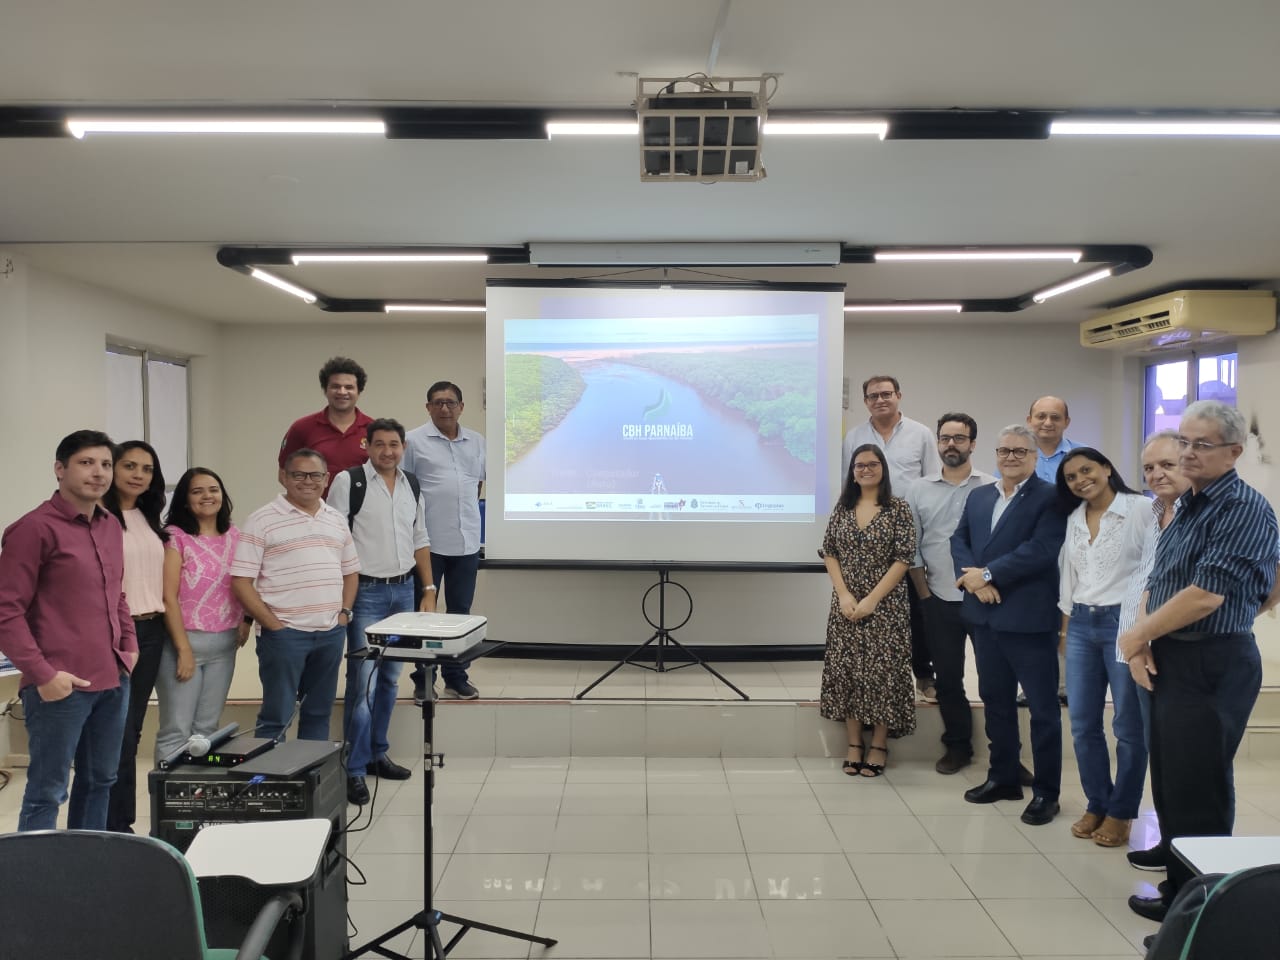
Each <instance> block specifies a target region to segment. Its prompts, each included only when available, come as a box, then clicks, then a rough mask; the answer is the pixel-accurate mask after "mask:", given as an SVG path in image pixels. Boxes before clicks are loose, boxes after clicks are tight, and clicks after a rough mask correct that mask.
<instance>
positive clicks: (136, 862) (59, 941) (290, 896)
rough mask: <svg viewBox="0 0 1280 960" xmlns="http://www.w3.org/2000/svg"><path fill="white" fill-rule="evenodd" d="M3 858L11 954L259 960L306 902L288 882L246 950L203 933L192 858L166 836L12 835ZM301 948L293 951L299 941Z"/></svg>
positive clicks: (0, 883)
mask: <svg viewBox="0 0 1280 960" xmlns="http://www.w3.org/2000/svg"><path fill="white" fill-rule="evenodd" d="M0 864H3V866H4V869H3V870H0V944H2V946H0V955H3V957H4V958H5V960H50V958H56V957H77V958H84V960H152V958H156V960H160V958H163V960H231V958H232V957H235V958H236V960H250V958H253V960H259V958H262V957H263V951H264V949H265V947H266V944H267V941H268V940H269V939H270V938H271V935H272V933H273V932H274V931H275V928H276V925H277V924H278V923H279V922H280V920H281V918H283V917H284V916H285V915H286V914H287V913H289V912H291V911H297V910H299V909H300V908H301V906H302V901H301V897H300V896H299V895H298V893H297V892H296V891H293V890H282V891H280V892H278V893H276V894H275V895H274V896H272V897H271V898H270V899H268V901H267V903H266V904H265V905H264V906H263V907H262V909H261V911H260V912H259V914H258V917H257V919H256V920H255V921H254V923H253V925H252V926H251V927H250V929H249V930H248V931H247V933H246V934H245V937H244V940H243V942H242V944H241V946H240V948H239V950H238V951H237V950H228V949H216V948H211V947H209V945H208V944H207V942H206V940H205V933H204V916H203V912H202V909H201V903H200V891H199V888H198V886H197V885H196V878H195V875H194V874H193V873H192V870H191V867H190V865H189V864H188V863H187V861H186V859H184V858H183V856H182V854H180V853H179V852H178V851H177V850H175V849H174V848H173V847H171V846H169V845H168V844H167V843H164V842H163V841H161V840H156V839H153V838H151V837H140V836H133V835H131V834H122V833H100V832H97V831H93V830H40V831H35V832H31V833H12V834H5V835H0ZM295 926H297V925H295ZM296 946H297V950H291V952H294V953H295V954H296V953H297V952H299V951H300V949H301V942H300V939H299V942H298V943H297V945H296ZM291 947H293V945H292V944H291ZM277 960H284V958H277Z"/></svg>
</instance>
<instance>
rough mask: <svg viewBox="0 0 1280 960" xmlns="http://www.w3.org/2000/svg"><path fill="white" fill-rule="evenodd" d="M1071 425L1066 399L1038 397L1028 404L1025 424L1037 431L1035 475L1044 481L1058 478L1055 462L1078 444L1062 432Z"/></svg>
mask: <svg viewBox="0 0 1280 960" xmlns="http://www.w3.org/2000/svg"><path fill="white" fill-rule="evenodd" d="M1070 425H1071V416H1070V415H1069V414H1068V413H1067V401H1065V400H1063V399H1062V398H1061V397H1041V398H1040V399H1039V400H1037V401H1036V402H1035V403H1033V404H1032V405H1031V410H1030V411H1029V412H1028V413H1027V426H1028V427H1030V428H1031V432H1032V433H1034V434H1035V435H1036V447H1037V448H1038V449H1037V456H1036V476H1037V477H1039V478H1040V479H1041V480H1044V481H1046V482H1047V483H1055V482H1056V481H1057V479H1058V465H1059V464H1060V463H1062V461H1063V459H1064V458H1065V457H1066V455H1067V452H1068V451H1070V450H1074V449H1075V448H1076V447H1078V446H1080V444H1078V443H1072V442H1071V441H1070V440H1068V439H1067V438H1066V437H1065V436H1063V434H1064V433H1066V430H1067V427H1069V426H1070Z"/></svg>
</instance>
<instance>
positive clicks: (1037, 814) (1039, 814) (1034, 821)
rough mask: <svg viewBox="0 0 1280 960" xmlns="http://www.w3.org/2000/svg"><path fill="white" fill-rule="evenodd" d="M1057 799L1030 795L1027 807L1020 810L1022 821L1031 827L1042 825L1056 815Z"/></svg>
mask: <svg viewBox="0 0 1280 960" xmlns="http://www.w3.org/2000/svg"><path fill="white" fill-rule="evenodd" d="M1058 809H1059V808H1058V801H1057V800H1050V799H1049V798H1048V797H1032V798H1031V802H1030V803H1028V804H1027V809H1025V810H1023V811H1022V822H1023V823H1027V824H1030V825H1031V826H1033V827H1043V826H1044V825H1045V824H1046V823H1049V822H1050V821H1051V820H1053V818H1054V817H1056V816H1057V815H1058Z"/></svg>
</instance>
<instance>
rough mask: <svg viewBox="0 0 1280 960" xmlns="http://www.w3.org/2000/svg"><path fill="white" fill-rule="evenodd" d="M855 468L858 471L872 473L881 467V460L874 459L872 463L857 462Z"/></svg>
mask: <svg viewBox="0 0 1280 960" xmlns="http://www.w3.org/2000/svg"><path fill="white" fill-rule="evenodd" d="M853 469H854V471H855V472H857V473H871V472H873V471H875V470H879V469H880V462H879V461H878V460H872V461H871V462H870V463H855V464H854V465H853Z"/></svg>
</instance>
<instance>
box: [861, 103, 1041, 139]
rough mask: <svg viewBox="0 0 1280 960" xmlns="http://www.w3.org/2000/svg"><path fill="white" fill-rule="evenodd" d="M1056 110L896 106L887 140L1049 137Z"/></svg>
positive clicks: (890, 118) (889, 117)
mask: <svg viewBox="0 0 1280 960" xmlns="http://www.w3.org/2000/svg"><path fill="white" fill-rule="evenodd" d="M1061 115H1062V114H1061V112H1060V111H1053V110H893V111H890V112H889V114H888V119H889V132H888V133H886V134H885V139H886V140H1048V139H1049V124H1050V123H1052V122H1053V121H1054V120H1055V119H1056V118H1057V117H1060V116H1061Z"/></svg>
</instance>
